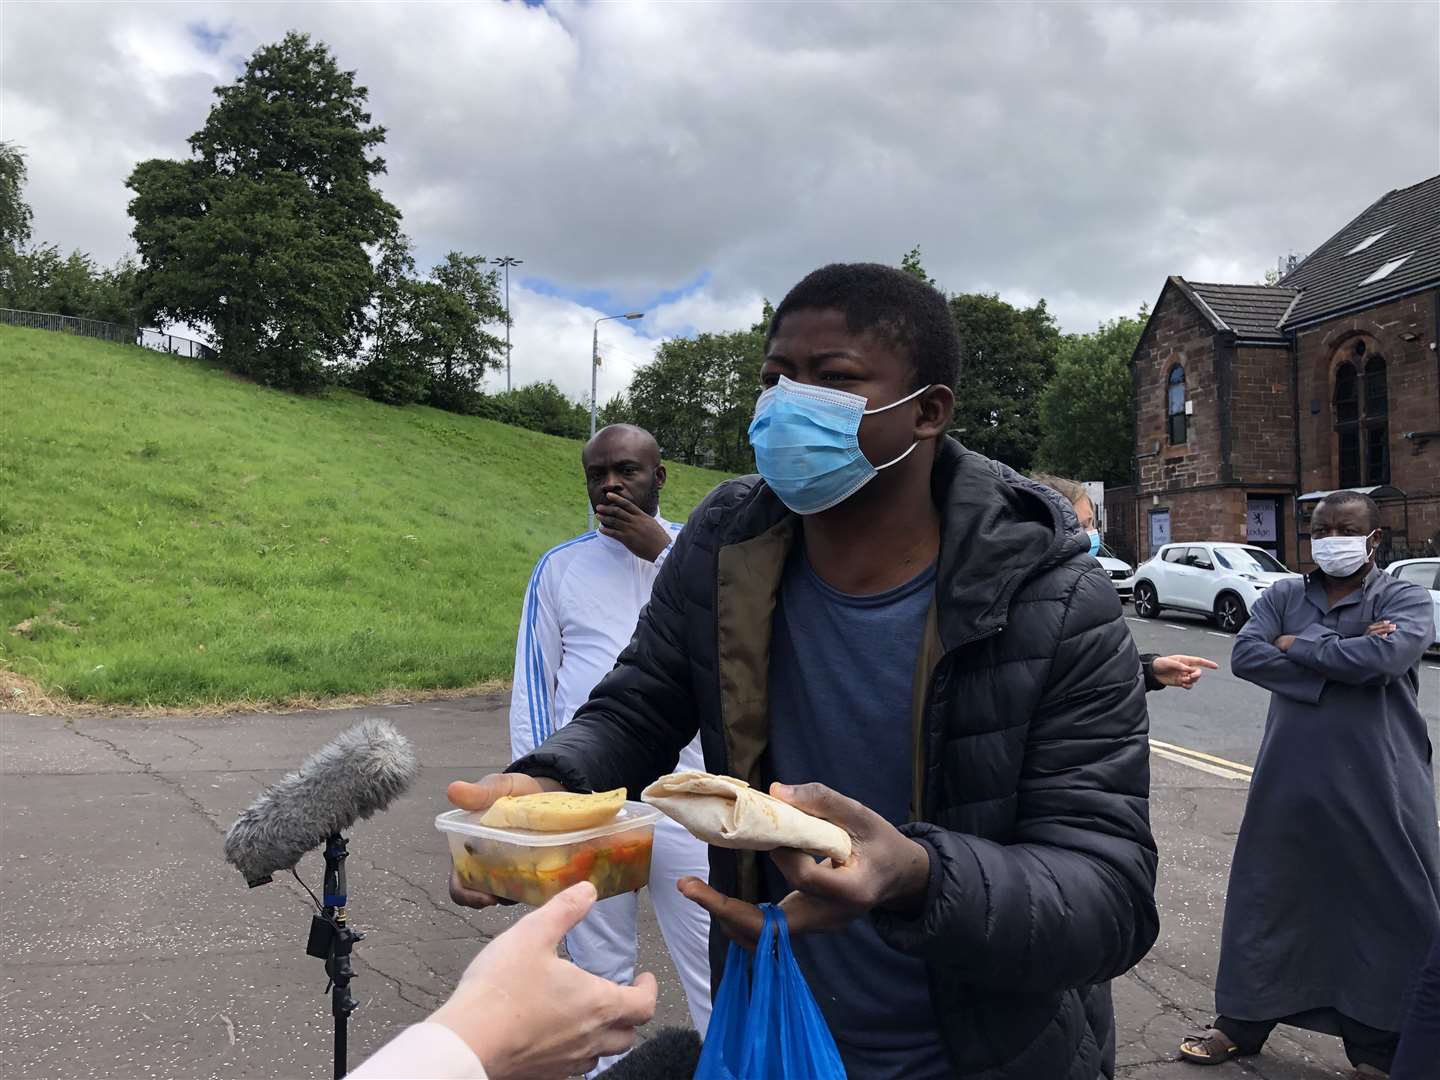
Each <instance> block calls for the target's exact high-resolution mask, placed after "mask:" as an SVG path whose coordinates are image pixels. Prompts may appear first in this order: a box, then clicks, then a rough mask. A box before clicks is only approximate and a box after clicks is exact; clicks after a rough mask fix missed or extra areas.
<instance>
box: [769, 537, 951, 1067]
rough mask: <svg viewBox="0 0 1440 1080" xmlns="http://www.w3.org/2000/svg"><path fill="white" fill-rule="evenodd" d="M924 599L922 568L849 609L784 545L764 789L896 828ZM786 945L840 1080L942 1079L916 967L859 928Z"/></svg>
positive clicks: (908, 765) (910, 758)
mask: <svg viewBox="0 0 1440 1080" xmlns="http://www.w3.org/2000/svg"><path fill="white" fill-rule="evenodd" d="M934 587H935V567H934V566H933V565H932V566H931V567H930V568H929V569H927V570H926V571H925V572H924V573H922V574H920V575H919V576H918V577H916V578H914V579H913V580H911V581H909V582H907V583H905V584H904V585H901V586H899V587H898V588H895V589H891V590H889V591H887V592H883V593H879V594H876V595H873V596H848V595H846V594H845V593H841V592H838V591H837V590H835V589H833V588H831V587H830V586H829V585H827V584H826V583H825V582H824V581H822V580H820V578H819V576H818V575H817V574H816V573H815V571H814V570H813V569H811V567H810V564H809V563H808V562H807V561H806V559H805V556H804V552H803V548H802V547H801V546H800V545H796V551H795V554H794V555H793V556H792V558H791V560H790V562H789V563H788V564H787V565H786V568H785V574H784V577H783V579H782V580H781V583H780V595H779V597H778V600H777V603H776V605H775V618H774V637H773V640H772V643H771V647H770V748H769V751H768V754H769V760H768V764H769V769H770V772H771V773H772V774H773V775H774V776H775V778H776V779H778V780H780V781H781V782H782V783H787V784H804V783H811V782H817V781H818V782H819V783H822V784H826V785H828V786H829V787H832V788H834V789H835V790H836V791H839V792H841V793H842V794H844V795H847V796H849V797H850V798H852V799H855V800H856V801H857V802H861V803H864V804H865V805H866V806H868V807H870V809H872V810H874V811H875V812H876V813H878V814H880V815H881V816H882V817H884V818H885V819H886V820H887V821H890V822H892V823H894V824H897V825H899V824H902V823H904V822H905V821H906V819H907V818H908V816H909V810H910V795H911V787H912V785H913V777H914V760H915V758H914V754H915V751H914V747H913V745H912V732H911V715H910V704H911V694H912V689H913V684H914V678H915V665H916V662H917V660H918V658H919V654H920V645H921V639H922V637H923V635H924V633H925V618H926V615H927V614H928V613H929V609H930V601H931V598H932V595H933V593H934ZM761 863H762V865H763V867H764V875H765V886H766V892H767V894H768V897H767V898H768V899H770V900H771V901H778V900H780V899H781V897H783V896H784V895H785V894H786V893H788V892H789V891H790V887H789V885H787V884H786V882H785V879H784V877H783V876H781V874H780V873H779V872H778V871H777V870H776V869H775V868H774V866H773V865H771V863H770V861H769V860H768V859H764V858H762V859H761ZM793 942H794V948H795V956H796V959H797V960H798V961H799V963H800V968H801V970H802V971H804V973H805V977H806V980H807V981H808V982H809V984H810V990H811V993H813V994H814V995H815V1000H816V1001H817V1002H818V1003H819V1005H820V1009H821V1011H822V1012H823V1013H824V1014H825V1019H826V1021H827V1022H828V1023H829V1025H830V1031H831V1033H832V1034H833V1035H834V1036H835V1042H836V1044H837V1045H838V1046H839V1048H840V1056H841V1057H842V1058H843V1059H844V1061H845V1069H846V1072H847V1073H848V1074H849V1075H850V1076H851V1077H852V1078H856V1080H860V1078H863V1080H886V1078H890V1077H894V1078H896V1080H899V1078H901V1077H903V1078H905V1080H930V1078H932V1077H933V1078H936V1080H940V1078H945V1077H950V1076H951V1075H953V1071H952V1069H951V1067H950V1063H949V1058H948V1057H947V1056H946V1054H945V1049H944V1046H943V1044H942V1042H941V1039H940V1031H939V1028H938V1026H937V1025H936V1022H935V1011H934V1008H933V1006H932V1005H931V1003H930V987H929V982H928V979H927V977H926V972H925V964H924V961H922V960H919V959H917V958H915V957H912V956H908V955H906V954H904V953H901V952H897V951H896V950H894V949H892V948H890V947H889V946H888V945H886V944H885V943H884V942H883V941H881V940H880V935H879V934H877V933H876V932H875V928H874V925H873V924H872V923H871V921H870V920H869V918H861V919H857V920H855V921H854V922H853V923H851V924H850V925H849V926H847V927H845V928H844V929H843V930H838V931H833V932H829V933H813V934H802V935H800V936H798V937H795V938H794V939H793Z"/></svg>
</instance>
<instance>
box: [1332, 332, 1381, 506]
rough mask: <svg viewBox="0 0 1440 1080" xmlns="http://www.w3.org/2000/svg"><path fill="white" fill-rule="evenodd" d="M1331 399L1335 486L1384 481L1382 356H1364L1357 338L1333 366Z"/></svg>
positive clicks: (1361, 342)
mask: <svg viewBox="0 0 1440 1080" xmlns="http://www.w3.org/2000/svg"><path fill="white" fill-rule="evenodd" d="M1362 372H1363V373H1364V374H1363V376H1362V374H1361V373H1362ZM1333 400H1334V403H1335V441H1336V449H1337V451H1338V453H1337V457H1338V459H1339V465H1340V475H1339V477H1338V480H1339V486H1340V487H1358V486H1359V485H1361V484H1388V483H1389V482H1390V424H1389V420H1388V414H1389V411H1390V400H1389V391H1388V389H1387V387H1386V383H1385V358H1384V357H1383V356H1374V355H1370V356H1367V355H1366V348H1365V342H1363V341H1357V342H1356V343H1355V344H1354V346H1352V347H1351V349H1350V353H1349V356H1348V357H1347V358H1346V359H1345V360H1342V361H1341V362H1340V364H1339V365H1338V366H1337V367H1336V368H1335V393H1334V399H1333Z"/></svg>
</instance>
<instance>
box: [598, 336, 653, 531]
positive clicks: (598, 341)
mask: <svg viewBox="0 0 1440 1080" xmlns="http://www.w3.org/2000/svg"><path fill="white" fill-rule="evenodd" d="M644 317H645V313H644V312H643V311H628V312H626V313H625V314H624V315H602V316H601V317H600V318H598V319H596V320H595V327H594V333H593V334H591V337H590V437H591V438H592V439H593V438H594V437H595V395H596V394H597V393H598V392H599V388H598V386H597V382H598V380H597V375H598V374H599V371H600V324H601V323H602V322H609V321H610V320H611V319H643V318H644ZM587 501H588V500H587ZM589 525H590V529H591V530H592V531H593V530H594V528H595V507H593V506H592V507H590V516H589Z"/></svg>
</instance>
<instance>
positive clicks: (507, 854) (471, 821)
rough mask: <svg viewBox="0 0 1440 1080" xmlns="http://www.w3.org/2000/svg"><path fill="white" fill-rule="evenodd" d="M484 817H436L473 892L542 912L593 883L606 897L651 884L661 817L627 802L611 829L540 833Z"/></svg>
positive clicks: (456, 814)
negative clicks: (652, 858)
mask: <svg viewBox="0 0 1440 1080" xmlns="http://www.w3.org/2000/svg"><path fill="white" fill-rule="evenodd" d="M483 816H484V815H483V814H482V813H479V812H472V811H468V810H451V811H449V812H448V813H445V814H441V815H440V816H439V817H437V818H436V819H435V827H436V828H437V829H439V830H440V831H441V832H443V833H444V834H445V835H446V837H448V838H449V841H450V857H451V860H452V861H453V862H454V864H455V870H456V871H457V872H458V873H459V875H460V881H461V882H462V883H463V884H464V886H465V887H466V888H467V889H474V890H475V891H477V892H486V893H490V894H491V895H493V896H501V897H504V898H505V899H506V900H516V901H519V902H520V903H522V904H531V905H533V906H536V907H538V906H539V905H541V904H543V903H545V901H547V900H549V899H550V898H551V897H552V896H555V895H556V894H557V893H560V892H563V891H564V890H566V889H568V888H569V887H570V886H571V885H576V884H578V883H580V882H582V881H589V882H590V883H591V884H592V885H594V886H595V891H596V892H597V893H598V894H599V899H601V900H604V899H606V898H608V897H611V896H619V895H620V894H621V893H627V892H634V891H635V890H636V889H638V888H640V887H641V886H642V885H645V884H646V883H648V882H649V880H650V851H651V846H652V844H653V842H654V833H655V822H656V820H657V819H658V818H659V817H660V811H658V810H656V809H655V808H654V807H653V806H646V805H645V804H644V803H638V802H627V803H625V805H624V806H623V807H622V808H621V809H620V812H619V813H618V814H617V815H616V816H615V817H614V818H613V819H611V820H610V821H607V822H606V823H605V824H603V825H597V826H595V827H593V828H589V829H577V830H575V831H572V832H532V831H530V830H528V829H502V828H496V827H494V826H487V825H481V824H480V819H481V817H483Z"/></svg>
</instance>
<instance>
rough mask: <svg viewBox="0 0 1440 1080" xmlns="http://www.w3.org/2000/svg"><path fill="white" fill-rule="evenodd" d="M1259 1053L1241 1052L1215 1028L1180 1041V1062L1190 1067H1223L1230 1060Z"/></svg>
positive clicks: (1255, 1051)
mask: <svg viewBox="0 0 1440 1080" xmlns="http://www.w3.org/2000/svg"><path fill="white" fill-rule="evenodd" d="M1259 1052H1260V1051H1258V1050H1241V1049H1240V1047H1238V1046H1236V1045H1235V1043H1234V1042H1232V1041H1231V1039H1230V1036H1229V1035H1226V1034H1225V1033H1224V1032H1223V1031H1220V1030H1218V1029H1216V1028H1211V1029H1210V1030H1209V1031H1207V1032H1206V1033H1205V1034H1204V1035H1190V1036H1187V1037H1186V1038H1184V1039H1181V1040H1180V1060H1181V1061H1188V1062H1189V1063H1190V1064H1191V1065H1223V1064H1224V1063H1225V1062H1227V1061H1229V1060H1230V1059H1231V1058H1237V1057H1254V1056H1255V1055H1256V1054H1258V1053H1259Z"/></svg>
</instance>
